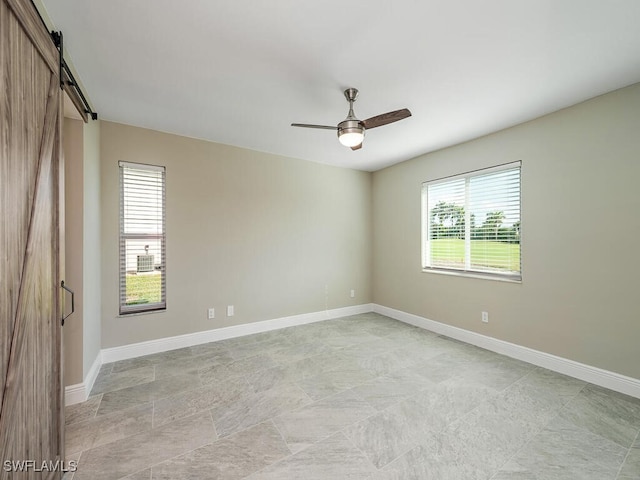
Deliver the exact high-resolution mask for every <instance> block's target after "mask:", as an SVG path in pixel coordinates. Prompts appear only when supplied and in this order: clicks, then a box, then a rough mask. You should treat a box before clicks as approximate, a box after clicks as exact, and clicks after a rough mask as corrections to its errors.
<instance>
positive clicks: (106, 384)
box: [91, 365, 155, 395]
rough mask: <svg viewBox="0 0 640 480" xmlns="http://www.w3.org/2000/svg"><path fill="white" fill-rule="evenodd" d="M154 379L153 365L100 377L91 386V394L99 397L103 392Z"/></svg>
mask: <svg viewBox="0 0 640 480" xmlns="http://www.w3.org/2000/svg"><path fill="white" fill-rule="evenodd" d="M154 379H155V367H154V366H153V365H148V366H146V367H140V368H133V369H130V370H124V371H122V372H117V373H111V374H109V375H102V376H100V378H98V379H96V382H95V383H94V384H93V388H92V389H91V394H92V395H99V394H101V393H105V392H112V391H114V390H121V389H123V388H127V387H133V386H135V385H140V384H142V383H148V382H152V381H153V380H154Z"/></svg>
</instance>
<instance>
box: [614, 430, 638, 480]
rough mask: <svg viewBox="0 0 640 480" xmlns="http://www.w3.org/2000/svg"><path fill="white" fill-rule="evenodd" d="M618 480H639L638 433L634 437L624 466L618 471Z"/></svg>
mask: <svg viewBox="0 0 640 480" xmlns="http://www.w3.org/2000/svg"><path fill="white" fill-rule="evenodd" d="M618 478H619V479H620V480H627V479H631V478H632V479H634V480H640V432H639V433H638V435H637V436H636V441H635V442H634V443H633V445H632V446H631V448H630V449H629V452H628V453H627V458H626V459H625V462H624V465H622V468H621V469H620V476H619V477H618Z"/></svg>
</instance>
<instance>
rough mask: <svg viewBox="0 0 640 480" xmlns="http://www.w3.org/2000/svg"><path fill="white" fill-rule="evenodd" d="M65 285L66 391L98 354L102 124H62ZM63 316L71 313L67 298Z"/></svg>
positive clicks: (77, 121) (78, 122)
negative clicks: (70, 292) (71, 296)
mask: <svg viewBox="0 0 640 480" xmlns="http://www.w3.org/2000/svg"><path fill="white" fill-rule="evenodd" d="M63 150H64V156H65V279H64V280H65V283H66V284H67V285H68V286H69V288H71V289H72V290H73V291H74V293H75V313H74V314H73V315H71V316H70V317H69V318H68V319H67V320H66V321H65V324H64V329H63V342H64V344H63V351H64V380H65V382H64V383H65V386H68V385H74V384H77V383H81V382H82V381H84V379H85V378H86V376H87V374H88V373H89V370H90V369H91V367H92V365H93V363H94V362H95V360H96V357H97V356H98V355H99V353H100V336H101V321H100V320H101V319H100V315H101V310H100V308H101V301H100V298H101V291H100V282H101V276H100V255H101V253H100V244H101V241H100V123H99V122H95V121H91V122H89V123H84V122H82V121H81V120H75V119H71V118H65V119H64V132H63ZM66 298H67V305H66V313H68V312H70V311H71V303H70V301H69V295H66Z"/></svg>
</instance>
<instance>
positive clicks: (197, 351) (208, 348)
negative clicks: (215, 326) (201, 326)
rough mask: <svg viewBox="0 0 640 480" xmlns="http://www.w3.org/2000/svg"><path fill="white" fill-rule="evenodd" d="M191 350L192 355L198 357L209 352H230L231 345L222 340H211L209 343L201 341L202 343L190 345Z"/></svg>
mask: <svg viewBox="0 0 640 480" xmlns="http://www.w3.org/2000/svg"><path fill="white" fill-rule="evenodd" d="M189 350H191V355H193V356H194V357H197V356H198V355H204V354H208V353H224V352H227V353H228V352H229V347H228V346H227V345H226V344H225V343H224V342H223V341H222V342H209V343H201V344H200V345H193V346H191V347H189Z"/></svg>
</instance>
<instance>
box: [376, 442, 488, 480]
mask: <svg viewBox="0 0 640 480" xmlns="http://www.w3.org/2000/svg"><path fill="white" fill-rule="evenodd" d="M493 470H494V469H493V468H492V467H490V466H488V465H486V464H484V463H483V462H482V457H481V456H478V455H476V452H475V451H474V450H467V446H466V445H465V443H464V442H463V441H462V440H461V439H460V438H458V437H457V436H456V435H455V433H454V432H453V431H450V430H446V431H444V432H440V433H429V434H428V435H427V436H425V438H424V439H423V443H422V444H420V445H418V446H416V447H415V448H413V449H412V450H410V451H409V452H407V453H405V454H403V455H402V456H401V457H399V458H398V459H396V460H394V461H393V462H391V463H390V464H388V465H387V466H385V467H384V468H383V469H381V470H380V471H379V473H378V475H377V476H376V477H374V478H375V479H376V480H462V479H464V480H488V479H489V478H490V477H491V474H492V473H493Z"/></svg>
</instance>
